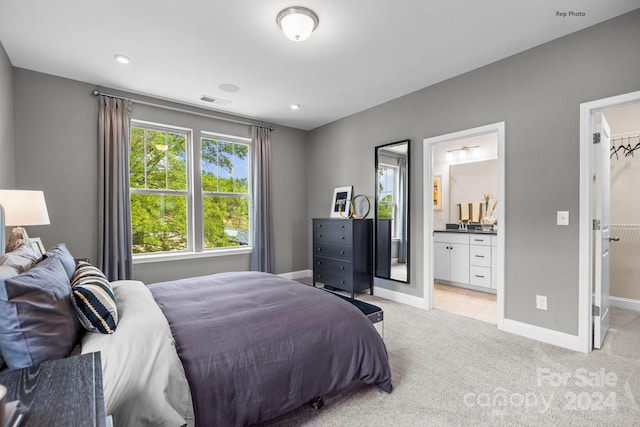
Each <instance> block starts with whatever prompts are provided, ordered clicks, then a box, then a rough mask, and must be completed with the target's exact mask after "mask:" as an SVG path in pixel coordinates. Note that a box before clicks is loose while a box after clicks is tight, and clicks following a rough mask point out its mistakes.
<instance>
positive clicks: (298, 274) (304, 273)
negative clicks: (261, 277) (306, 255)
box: [278, 269, 313, 280]
mask: <svg viewBox="0 0 640 427" xmlns="http://www.w3.org/2000/svg"><path fill="white" fill-rule="evenodd" d="M278 276H280V277H284V278H285V279H291V280H296V279H303V278H305V277H313V273H312V272H311V270H309V269H307V270H299V271H292V272H289V273H282V274H278Z"/></svg>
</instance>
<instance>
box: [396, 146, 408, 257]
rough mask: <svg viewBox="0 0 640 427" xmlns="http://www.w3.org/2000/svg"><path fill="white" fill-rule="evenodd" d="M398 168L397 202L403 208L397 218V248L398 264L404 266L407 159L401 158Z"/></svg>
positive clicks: (405, 255) (406, 213)
mask: <svg viewBox="0 0 640 427" xmlns="http://www.w3.org/2000/svg"><path fill="white" fill-rule="evenodd" d="M398 166H399V167H400V173H399V175H400V185H399V187H400V191H399V193H400V200H399V201H398V203H399V205H400V206H403V209H402V217H401V218H398V220H400V221H401V223H400V242H399V243H400V244H399V247H398V263H400V264H404V263H406V262H407V219H408V215H409V212H407V211H408V210H409V209H408V203H407V201H408V200H409V199H408V197H409V195H408V194H407V158H406V157H403V158H400V159H398Z"/></svg>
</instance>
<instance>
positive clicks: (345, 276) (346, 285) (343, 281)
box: [313, 269, 353, 291]
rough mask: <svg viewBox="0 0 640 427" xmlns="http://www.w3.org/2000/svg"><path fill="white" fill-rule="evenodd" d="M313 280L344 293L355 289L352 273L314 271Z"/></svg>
mask: <svg viewBox="0 0 640 427" xmlns="http://www.w3.org/2000/svg"><path fill="white" fill-rule="evenodd" d="M313 280H314V281H316V282H320V283H324V284H325V285H327V286H331V287H332V288H338V289H342V290H343V291H351V290H352V289H353V278H352V276H351V273H350V272H345V273H340V272H338V271H335V272H328V271H325V270H322V269H321V270H317V269H314V270H313Z"/></svg>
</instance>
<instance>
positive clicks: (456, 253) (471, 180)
mask: <svg viewBox="0 0 640 427" xmlns="http://www.w3.org/2000/svg"><path fill="white" fill-rule="evenodd" d="M504 142H505V141H504V123H503V122H501V123H495V124H491V125H487V126H482V127H479V128H473V129H468V130H464V131H460V132H455V133H451V134H446V135H441V136H438V137H433V138H427V139H425V140H424V143H425V145H424V188H425V189H433V194H425V197H424V215H425V218H424V224H425V235H424V251H423V253H424V254H425V257H426V259H425V260H424V261H425V262H424V265H425V272H424V283H425V297H426V300H427V301H426V302H427V305H428V308H437V309H441V310H445V311H450V312H453V313H456V314H460V315H464V316H468V317H473V318H476V319H479V320H482V321H487V322H490V323H494V324H496V325H497V326H498V327H499V328H502V323H503V321H504V252H505V251H504V230H505V227H504V209H503V207H504V206H505V204H504V202H505V197H504V194H505V191H504V188H505V185H504V170H505V167H504ZM427 191H429V190H427ZM429 193H430V191H429ZM432 196H433V197H432ZM490 218H493V219H494V220H495V224H491V221H490ZM483 223H484V225H485V227H484V229H483ZM459 228H462V229H461V230H459ZM494 230H495V231H494Z"/></svg>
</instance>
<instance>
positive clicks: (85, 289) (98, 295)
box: [71, 261, 118, 334]
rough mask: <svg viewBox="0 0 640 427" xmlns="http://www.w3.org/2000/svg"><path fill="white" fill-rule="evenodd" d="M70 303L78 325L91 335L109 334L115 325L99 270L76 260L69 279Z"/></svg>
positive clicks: (112, 303)
mask: <svg viewBox="0 0 640 427" xmlns="http://www.w3.org/2000/svg"><path fill="white" fill-rule="evenodd" d="M71 302H72V304H73V306H74V308H75V310H76V315H77V316H78V320H80V323H81V324H82V326H84V327H85V329H87V330H88V331H91V332H100V333H103V334H112V333H113V332H115V330H116V326H117V325H118V310H117V307H116V300H115V297H114V295H113V289H111V285H110V284H109V281H108V280H107V278H106V276H105V275H104V273H103V272H102V271H100V269H98V268H97V267H94V266H93V265H91V264H89V263H88V262H84V261H80V262H78V266H77V267H76V270H75V272H74V273H73V277H71Z"/></svg>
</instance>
